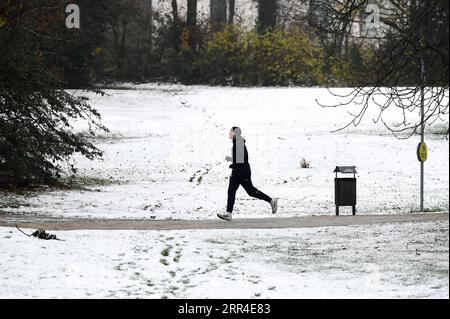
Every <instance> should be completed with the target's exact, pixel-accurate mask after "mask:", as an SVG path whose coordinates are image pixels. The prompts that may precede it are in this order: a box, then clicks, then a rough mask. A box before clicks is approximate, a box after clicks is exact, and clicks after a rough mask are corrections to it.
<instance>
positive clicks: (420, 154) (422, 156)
mask: <svg viewBox="0 0 450 319" xmlns="http://www.w3.org/2000/svg"><path fill="white" fill-rule="evenodd" d="M427 158H428V148H427V144H425V143H419V145H418V146H417V159H418V160H419V162H425V161H426V160H427Z"/></svg>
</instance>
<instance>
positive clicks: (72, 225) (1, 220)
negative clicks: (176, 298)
mask: <svg viewBox="0 0 450 319" xmlns="http://www.w3.org/2000/svg"><path fill="white" fill-rule="evenodd" d="M429 221H448V214H446V213H433V214H402V215H360V216H339V217H336V216H308V217H292V218H278V217H273V218H241V219H240V218H236V219H234V220H233V221H232V222H225V221H221V220H153V221H152V220H148V219H80V218H54V217H42V216H34V217H31V216H25V217H24V216H20V215H12V214H0V226H5V227H11V226H14V225H15V224H16V223H17V224H18V225H19V227H23V228H34V229H36V228H44V229H51V230H186V229H275V228H276V229H280V228H303V227H328V226H350V225H371V224H380V223H404V222H429Z"/></svg>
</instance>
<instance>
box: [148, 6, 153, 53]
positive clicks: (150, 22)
mask: <svg viewBox="0 0 450 319" xmlns="http://www.w3.org/2000/svg"><path fill="white" fill-rule="evenodd" d="M148 14H149V18H148V33H149V34H148V36H149V37H148V48H149V51H148V55H149V57H150V61H151V59H152V55H153V0H149V10H148Z"/></svg>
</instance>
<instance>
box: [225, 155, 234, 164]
mask: <svg viewBox="0 0 450 319" xmlns="http://www.w3.org/2000/svg"><path fill="white" fill-rule="evenodd" d="M225 160H226V161H227V162H232V161H233V159H232V158H231V157H229V156H228V155H227V156H225Z"/></svg>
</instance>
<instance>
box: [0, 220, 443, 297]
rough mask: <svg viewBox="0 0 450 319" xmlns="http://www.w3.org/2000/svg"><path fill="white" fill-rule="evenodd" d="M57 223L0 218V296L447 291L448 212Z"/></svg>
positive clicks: (407, 294)
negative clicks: (249, 223) (328, 223)
mask: <svg viewBox="0 0 450 319" xmlns="http://www.w3.org/2000/svg"><path fill="white" fill-rule="evenodd" d="M430 216H431V215H430ZM441 216H442V217H444V216H447V217H446V218H448V215H441ZM358 218H359V217H358ZM346 219H347V217H343V218H339V219H337V220H346ZM349 219H352V217H350V218H349ZM28 232H29V230H28ZM54 233H55V234H56V235H57V236H58V237H59V238H61V239H63V240H64V241H54V240H38V239H35V238H30V237H27V236H24V235H23V234H21V233H20V232H19V231H18V230H17V229H15V228H13V227H0V238H1V243H2V244H1V245H0V268H1V269H2V271H1V273H0V298H264V299H265V298H446V299H448V296H449V281H448V269H449V261H448V260H449V259H448V256H449V255H448V251H449V246H448V236H449V232H448V221H430V222H413V223H388V224H386V223H385V224H375V225H355V226H340V227H305V228H298V229H289V228H288V229H248V230H245V231H243V230H241V229H214V230H207V229H203V230H166V231H156V230H72V231H55V232H54Z"/></svg>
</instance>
